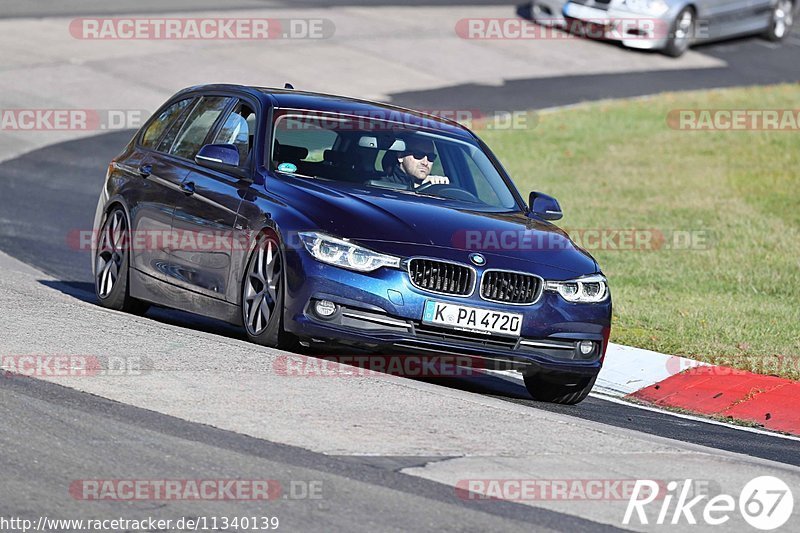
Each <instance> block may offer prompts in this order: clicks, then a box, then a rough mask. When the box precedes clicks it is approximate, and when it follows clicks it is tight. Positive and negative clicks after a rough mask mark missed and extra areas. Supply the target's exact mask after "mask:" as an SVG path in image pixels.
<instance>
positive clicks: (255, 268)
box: [241, 233, 299, 350]
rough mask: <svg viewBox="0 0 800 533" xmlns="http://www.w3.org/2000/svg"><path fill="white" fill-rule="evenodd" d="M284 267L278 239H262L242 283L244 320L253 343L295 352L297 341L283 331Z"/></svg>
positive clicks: (265, 235) (271, 235)
mask: <svg viewBox="0 0 800 533" xmlns="http://www.w3.org/2000/svg"><path fill="white" fill-rule="evenodd" d="M284 264H285V263H284V261H283V252H282V251H281V246H280V243H279V241H278V238H277V237H276V236H275V235H274V234H272V233H265V234H264V235H262V236H261V237H259V239H258V241H257V243H256V246H255V248H254V250H253V253H252V255H251V256H250V260H249V261H248V262H247V268H246V269H245V276H244V279H243V280H242V303H241V305H242V320H243V322H244V330H245V333H246V334H247V338H248V339H249V340H250V342H254V343H256V344H261V345H262V346H269V347H271V348H279V349H281V350H293V349H296V348H297V347H298V346H299V343H298V342H297V338H296V337H295V336H294V335H291V334H289V333H286V331H284V329H283V309H284V308H283V301H284V294H285V290H284V283H285V280H286V276H285V274H284Z"/></svg>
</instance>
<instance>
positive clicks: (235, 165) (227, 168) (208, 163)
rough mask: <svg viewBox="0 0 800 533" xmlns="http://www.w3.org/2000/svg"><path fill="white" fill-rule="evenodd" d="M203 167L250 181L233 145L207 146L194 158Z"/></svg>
mask: <svg viewBox="0 0 800 533" xmlns="http://www.w3.org/2000/svg"><path fill="white" fill-rule="evenodd" d="M194 162H195V163H197V164H198V165H200V166H201V167H206V168H210V169H211V170H218V171H219V172H224V173H226V174H232V175H234V176H236V177H238V178H243V179H248V178H249V176H248V172H247V170H246V169H244V168H241V167H240V166H239V150H238V149H237V148H236V146H234V145H232V144H207V145H205V146H203V147H202V148H200V151H199V152H197V155H196V156H194Z"/></svg>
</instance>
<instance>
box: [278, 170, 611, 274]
mask: <svg viewBox="0 0 800 533" xmlns="http://www.w3.org/2000/svg"><path fill="white" fill-rule="evenodd" d="M286 181H287V184H291V185H292V186H291V188H290V191H287V198H286V201H287V203H288V204H289V205H293V206H296V207H300V206H302V208H300V210H301V211H302V212H303V214H304V215H305V216H306V217H308V218H310V219H311V220H312V221H313V223H314V225H315V227H313V228H306V229H308V230H318V231H322V232H325V233H329V234H331V235H335V236H337V237H343V238H347V239H351V240H356V241H359V242H361V243H364V244H365V245H367V246H369V247H370V248H372V249H374V250H377V251H381V252H384V253H393V254H398V253H403V252H405V251H409V250H411V253H410V254H404V255H413V254H414V252H413V250H414V248H412V247H409V246H400V247H398V246H395V244H404V245H412V246H413V245H419V246H422V247H424V248H426V249H430V248H431V247H438V248H447V249H454V250H460V251H464V252H480V253H482V254H484V255H485V256H501V257H509V258H513V259H516V260H523V261H529V262H533V263H538V264H542V265H547V266H550V267H555V268H557V269H561V270H567V271H570V272H573V273H576V274H578V275H583V274H591V273H594V272H597V270H598V269H597V263H596V262H595V261H594V259H593V258H592V257H591V255H589V253H588V252H586V251H585V250H583V249H581V248H579V247H577V246H576V245H575V244H574V243H573V242H572V241H571V240H570V239H569V236H568V235H567V234H566V232H564V231H563V230H562V229H560V228H558V227H557V226H554V225H553V224H550V223H548V222H544V221H539V220H534V219H531V218H529V217H528V216H526V215H525V214H523V213H521V212H511V213H492V212H482V211H475V210H471V209H470V208H469V207H468V205H467V204H464V203H455V202H450V201H444V200H441V199H437V198H432V197H425V196H416V195H410V194H408V193H401V192H395V191H381V190H379V189H375V188H372V187H370V188H367V187H358V186H348V185H347V184H341V185H339V184H336V185H334V184H330V183H326V182H320V181H311V180H303V179H302V178H288V179H287V180H286ZM297 229H301V230H302V228H297ZM398 248H400V249H401V250H402V252H401V251H400V250H398ZM420 249H421V248H420ZM417 253H419V254H422V252H421V251H419V252H417ZM448 255H450V254H448ZM462 255H463V256H464V258H466V257H467V255H468V253H465V254H462Z"/></svg>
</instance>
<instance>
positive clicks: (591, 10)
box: [564, 2, 608, 23]
mask: <svg viewBox="0 0 800 533" xmlns="http://www.w3.org/2000/svg"><path fill="white" fill-rule="evenodd" d="M564 14H565V15H566V16H568V17H572V18H574V19H579V20H590V21H592V22H598V23H600V22H601V21H604V20H608V13H606V12H605V11H603V10H602V9H597V8H596V7H587V6H582V5H580V4H573V3H572V2H568V3H567V4H565V5H564Z"/></svg>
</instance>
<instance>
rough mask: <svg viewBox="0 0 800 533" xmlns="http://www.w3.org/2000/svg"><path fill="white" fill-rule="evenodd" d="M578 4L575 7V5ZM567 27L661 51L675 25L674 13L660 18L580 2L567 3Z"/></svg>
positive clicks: (590, 35) (642, 48)
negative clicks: (588, 6)
mask: <svg viewBox="0 0 800 533" xmlns="http://www.w3.org/2000/svg"><path fill="white" fill-rule="evenodd" d="M571 6H575V7H571ZM563 14H564V18H565V20H566V23H567V28H568V29H569V30H570V31H572V32H580V33H582V34H583V35H585V36H586V37H589V38H592V39H599V40H607V41H615V42H619V43H622V44H623V45H624V46H626V47H628V48H636V49H639V50H661V49H663V48H665V47H666V46H667V43H668V41H669V34H670V31H671V26H672V19H671V18H670V17H671V16H672V15H671V14H670V13H667V14H665V15H663V16H660V17H656V16H653V15H647V14H641V13H634V12H631V11H625V10H620V9H614V8H610V9H608V10H600V9H595V8H586V7H585V6H582V5H580V4H572V3H568V4H566V5H565V6H564V12H563Z"/></svg>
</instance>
